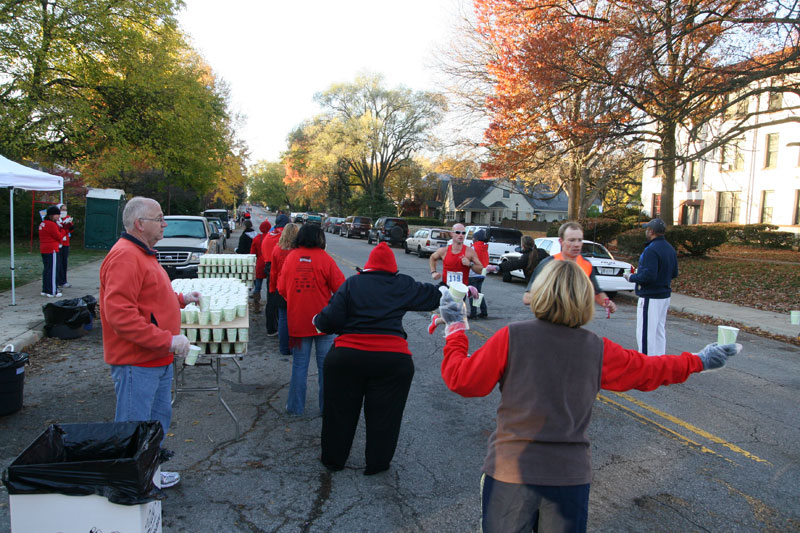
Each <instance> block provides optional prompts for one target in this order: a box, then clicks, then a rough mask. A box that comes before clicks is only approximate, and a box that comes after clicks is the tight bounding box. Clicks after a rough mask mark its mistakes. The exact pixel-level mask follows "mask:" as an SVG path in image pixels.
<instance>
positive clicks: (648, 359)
mask: <svg viewBox="0 0 800 533" xmlns="http://www.w3.org/2000/svg"><path fill="white" fill-rule="evenodd" d="M702 370H703V361H702V360H701V359H700V358H699V357H698V356H697V355H695V354H693V353H689V352H683V353H682V354H680V355H654V356H647V355H645V354H643V353H639V352H637V351H636V350H626V349H625V348H623V347H622V346H620V345H619V344H617V343H615V342H612V341H610V340H608V339H606V338H605V337H604V338H603V373H602V377H601V379H600V386H601V387H602V388H604V389H606V390H613V391H627V390H631V389H638V390H641V391H650V390H654V389H657V388H658V387H660V386H662V385H671V384H673V383H683V382H684V381H686V379H687V378H688V377H689V376H690V375H692V374H694V373H696V372H701V371H702Z"/></svg>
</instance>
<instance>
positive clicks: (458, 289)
mask: <svg viewBox="0 0 800 533" xmlns="http://www.w3.org/2000/svg"><path fill="white" fill-rule="evenodd" d="M448 289H449V290H450V294H451V295H452V296H453V299H454V300H455V301H457V302H460V301H461V300H463V299H464V296H466V295H467V291H468V290H469V289H468V287H467V286H466V285H464V284H463V283H461V282H460V281H454V282H452V283H450V285H449V287H448Z"/></svg>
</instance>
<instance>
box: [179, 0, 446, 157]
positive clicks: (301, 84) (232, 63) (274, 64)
mask: <svg viewBox="0 0 800 533" xmlns="http://www.w3.org/2000/svg"><path fill="white" fill-rule="evenodd" d="M185 3H186V7H185V8H184V10H183V11H182V12H181V14H180V16H179V22H180V24H181V27H182V28H183V30H184V32H186V33H187V34H188V35H189V36H190V38H191V42H192V45H193V46H194V48H195V49H196V50H198V51H199V52H200V53H201V54H202V55H203V57H204V58H205V59H206V61H207V62H208V64H209V65H210V66H211V68H212V69H213V70H214V72H215V73H216V74H217V76H218V77H220V78H222V79H223V80H225V82H226V83H227V84H228V86H229V87H230V91H231V109H232V110H233V111H234V112H237V113H241V114H243V115H246V123H245V124H244V126H243V127H241V128H240V129H239V136H240V137H241V138H242V139H244V140H245V141H246V143H247V145H248V147H249V150H250V159H249V163H251V164H252V163H255V162H256V161H259V160H267V161H277V160H278V159H279V156H280V153H281V152H282V151H284V150H285V149H286V137H287V135H288V134H289V132H290V131H291V130H292V129H293V128H294V127H295V126H297V125H298V124H300V123H301V122H302V121H303V120H305V119H308V118H311V117H313V116H314V115H315V114H317V113H318V112H319V109H318V108H317V106H316V104H315V103H314V101H313V97H314V94H315V93H317V92H321V91H324V90H325V89H327V88H328V87H330V85H332V84H333V83H338V82H350V81H353V80H354V79H355V77H356V76H357V75H358V74H359V73H363V72H372V73H379V74H382V75H384V77H385V82H386V86H387V87H390V88H391V87H396V86H398V85H405V86H406V87H409V88H411V89H415V90H440V88H439V87H438V86H437V83H436V78H437V76H439V75H438V73H437V72H436V70H435V69H434V68H433V67H432V65H433V63H434V58H433V53H434V51H435V49H437V47H438V48H441V47H442V46H444V45H445V44H446V42H447V40H448V38H449V36H450V35H451V33H452V29H453V27H454V25H455V22H456V19H457V13H458V5H459V0H403V1H402V2H389V1H387V0H300V1H294V2H293V1H285V0H284V1H281V2H278V1H275V0H227V1H225V2H221V1H220V0H185Z"/></svg>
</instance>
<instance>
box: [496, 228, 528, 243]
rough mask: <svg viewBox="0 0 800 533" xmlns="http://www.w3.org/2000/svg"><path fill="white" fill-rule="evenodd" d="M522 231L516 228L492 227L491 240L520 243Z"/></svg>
mask: <svg viewBox="0 0 800 533" xmlns="http://www.w3.org/2000/svg"><path fill="white" fill-rule="evenodd" d="M521 238H522V232H520V231H519V230H515V229H501V228H492V230H491V233H489V242H501V243H503V244H517V245H518V244H519V240H520V239H521Z"/></svg>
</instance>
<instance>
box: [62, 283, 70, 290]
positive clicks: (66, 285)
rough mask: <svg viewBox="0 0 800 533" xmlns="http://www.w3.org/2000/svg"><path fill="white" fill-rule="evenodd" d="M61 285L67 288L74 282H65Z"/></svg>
mask: <svg viewBox="0 0 800 533" xmlns="http://www.w3.org/2000/svg"><path fill="white" fill-rule="evenodd" d="M61 287H63V288H65V289H69V288H70V287H72V283H65V284H63V285H62V286H61Z"/></svg>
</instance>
